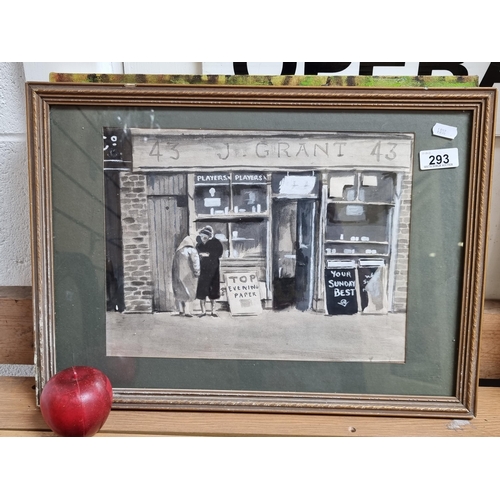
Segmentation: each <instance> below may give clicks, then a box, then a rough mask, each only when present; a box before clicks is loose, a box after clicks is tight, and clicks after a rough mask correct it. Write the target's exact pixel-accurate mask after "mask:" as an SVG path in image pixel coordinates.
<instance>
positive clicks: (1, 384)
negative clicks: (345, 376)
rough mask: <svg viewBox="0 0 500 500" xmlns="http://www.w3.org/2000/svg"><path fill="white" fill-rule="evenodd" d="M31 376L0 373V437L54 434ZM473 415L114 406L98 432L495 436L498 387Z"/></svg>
mask: <svg viewBox="0 0 500 500" xmlns="http://www.w3.org/2000/svg"><path fill="white" fill-rule="evenodd" d="M34 383H35V381H34V379H33V378H27V377H0V395H1V396H0V397H1V401H2V404H1V406H0V436H53V435H54V434H53V433H52V432H51V431H50V430H49V428H48V427H47V425H46V424H45V422H44V420H43V418H42V416H41V413H40V410H39V409H38V408H37V407H36V405H35V390H34ZM478 408H479V411H478V414H477V417H476V418H474V419H472V420H451V419H443V418H394V417H351V416H329V415H285V414H263V413H258V414H255V413H222V412H180V411H154V410H152V411H142V410H113V411H112V412H111V414H110V416H109V418H108V420H107V421H106V423H105V425H104V427H103V428H102V430H101V431H100V432H99V434H98V436H141V435H142V436H144V435H152V436H169V435H177V436H189V435H192V436H381V437H389V436H404V437H411V436H429V437H431V436H435V437H446V436H484V437H486V436H500V387H480V388H479V399H478Z"/></svg>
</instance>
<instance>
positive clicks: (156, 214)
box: [107, 129, 413, 315]
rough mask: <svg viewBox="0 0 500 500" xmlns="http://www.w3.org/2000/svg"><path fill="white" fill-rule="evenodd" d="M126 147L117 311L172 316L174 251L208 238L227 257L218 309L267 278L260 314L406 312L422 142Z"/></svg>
mask: <svg viewBox="0 0 500 500" xmlns="http://www.w3.org/2000/svg"><path fill="white" fill-rule="evenodd" d="M129 134H130V140H131V145H132V149H131V157H130V161H129V162H121V163H120V165H119V168H113V167H109V168H108V170H109V176H110V178H112V179H113V181H112V182H111V183H110V182H108V184H107V185H108V186H110V185H112V186H114V188H112V189H108V190H107V197H110V198H112V200H113V203H114V209H113V214H115V217H114V218H113V217H111V218H108V219H107V224H108V226H109V228H108V229H107V234H108V237H109V235H110V234H113V235H114V236H113V238H114V239H115V240H116V239H117V238H118V239H120V240H121V245H119V246H120V248H119V250H118V251H116V252H114V254H113V252H112V251H111V250H109V251H108V260H109V261H110V264H109V265H110V266H111V267H112V268H113V269H119V270H120V271H119V272H117V273H116V272H115V274H114V278H113V279H115V281H117V282H118V281H120V282H121V283H123V285H122V288H121V289H122V290H123V291H122V292H120V293H119V294H118V295H120V300H119V301H114V302H113V301H112V302H113V303H112V304H111V307H109V308H110V309H111V308H114V309H117V310H121V311H123V312H127V313H134V312H135V313H139V312H143V313H144V312H167V311H173V310H175V300H174V296H173V290H172V286H171V277H172V274H171V273H172V259H173V256H174V253H175V250H176V248H177V246H178V245H179V243H180V242H181V241H182V240H183V239H184V237H185V236H187V235H191V236H194V237H195V236H196V235H197V234H198V232H199V230H200V229H201V228H202V227H205V226H207V225H209V226H211V227H212V228H213V232H214V235H215V236H214V237H216V238H218V239H219V240H220V242H221V243H222V246H223V255H222V257H221V259H220V268H221V291H222V296H221V299H220V302H221V307H228V309H230V307H229V305H228V304H227V302H228V297H227V290H228V288H227V287H228V281H227V279H228V276H231V277H232V279H233V280H234V279H235V278H234V277H235V276H241V278H242V279H243V278H245V277H247V276H256V278H257V281H258V295H259V299H260V301H261V304H262V309H263V310H266V309H268V310H282V309H287V308H290V307H293V308H297V309H299V310H301V311H312V312H317V313H321V314H328V315H337V314H366V313H370V314H387V313H395V312H404V311H405V309H406V293H407V289H406V283H407V271H408V267H407V266H408V242H409V229H410V206H411V203H410V202H411V173H412V162H413V136H412V135H411V134H400V133H394V134H392V133H391V134H373V133H335V132H314V133H311V132H291V131H234V130H232V131H226V130H177V129H176V130H159V131H154V132H152V131H151V130H145V129H132V130H130V131H129ZM108 191H109V192H108ZM108 247H110V244H109V241H108ZM112 254H113V255H112ZM245 279H246V278H245ZM242 290H245V288H242ZM118 302H119V303H120V305H119V306H118V305H117V304H118Z"/></svg>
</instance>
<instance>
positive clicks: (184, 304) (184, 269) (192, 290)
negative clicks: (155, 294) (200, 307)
mask: <svg viewBox="0 0 500 500" xmlns="http://www.w3.org/2000/svg"><path fill="white" fill-rule="evenodd" d="M199 276H200V256H199V255H198V250H197V249H196V242H195V241H194V240H193V238H192V237H191V236H186V237H185V238H184V239H183V240H182V241H181V243H180V245H179V246H178V247H177V250H176V251H175V255H174V261H173V263H172V288H173V291H174V297H175V302H176V304H177V308H178V309H179V313H178V314H179V315H180V316H186V317H187V318H191V317H192V316H193V315H192V311H191V303H192V301H193V300H194V299H195V298H196V290H197V287H198V277H199Z"/></svg>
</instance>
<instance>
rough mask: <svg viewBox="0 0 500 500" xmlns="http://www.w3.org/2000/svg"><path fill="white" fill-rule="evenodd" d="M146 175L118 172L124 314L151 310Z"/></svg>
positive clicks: (151, 290)
mask: <svg viewBox="0 0 500 500" xmlns="http://www.w3.org/2000/svg"><path fill="white" fill-rule="evenodd" d="M146 182H147V180H146V176H145V175H143V174H136V173H130V172H122V173H121V174H120V191H121V200H120V203H121V212H122V231H123V236H122V238H123V273H124V276H123V279H124V295H125V311H124V312H126V313H145V312H152V311H153V278H152V268H151V249H150V237H149V223H148V199H147V194H146Z"/></svg>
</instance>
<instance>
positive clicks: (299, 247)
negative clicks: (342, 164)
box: [273, 199, 318, 311]
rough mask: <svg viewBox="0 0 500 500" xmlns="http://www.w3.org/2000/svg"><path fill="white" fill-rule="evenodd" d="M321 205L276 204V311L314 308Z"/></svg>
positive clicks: (302, 202)
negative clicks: (318, 224) (318, 222)
mask: <svg viewBox="0 0 500 500" xmlns="http://www.w3.org/2000/svg"><path fill="white" fill-rule="evenodd" d="M317 207H318V202H317V201H316V200H311V199H298V200H290V199H281V200H280V199H276V200H275V201H274V203H273V236H274V244H273V247H274V248H273V308H274V309H285V308H288V307H296V308H297V309H299V310H301V311H306V310H308V309H311V308H312V304H313V293H314V262H315V260H316V247H315V227H316V220H317Z"/></svg>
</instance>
